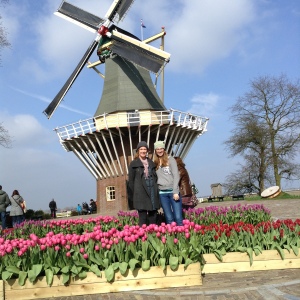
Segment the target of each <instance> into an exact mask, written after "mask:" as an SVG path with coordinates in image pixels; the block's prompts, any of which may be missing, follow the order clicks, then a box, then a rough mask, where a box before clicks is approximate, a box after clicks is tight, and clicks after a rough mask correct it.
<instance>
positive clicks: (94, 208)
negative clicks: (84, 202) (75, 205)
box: [90, 199, 97, 214]
mask: <svg viewBox="0 0 300 300" xmlns="http://www.w3.org/2000/svg"><path fill="white" fill-rule="evenodd" d="M90 212H91V214H92V213H96V212H97V204H96V201H94V200H93V199H91V200H90Z"/></svg>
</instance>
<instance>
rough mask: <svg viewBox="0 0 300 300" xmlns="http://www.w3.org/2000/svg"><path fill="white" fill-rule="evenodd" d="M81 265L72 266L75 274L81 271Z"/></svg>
mask: <svg viewBox="0 0 300 300" xmlns="http://www.w3.org/2000/svg"><path fill="white" fill-rule="evenodd" d="M81 269H82V268H81V267H77V266H72V268H71V272H72V273H73V274H74V275H78V274H79V273H80V271H81Z"/></svg>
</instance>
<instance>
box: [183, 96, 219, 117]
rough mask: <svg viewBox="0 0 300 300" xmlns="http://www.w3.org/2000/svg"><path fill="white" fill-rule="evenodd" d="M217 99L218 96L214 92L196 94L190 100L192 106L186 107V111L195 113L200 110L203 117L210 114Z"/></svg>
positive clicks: (216, 103)
mask: <svg viewBox="0 0 300 300" xmlns="http://www.w3.org/2000/svg"><path fill="white" fill-rule="evenodd" d="M219 100H220V96H218V95H216V94H214V93H209V94H201V95H200V94H196V95H194V96H193V98H192V99H191V100H190V102H191V103H192V107H191V108H190V109H188V111H189V112H191V113H195V114H199V112H201V114H202V115H203V117H205V116H211V115H212V114H213V112H214V111H215V110H216V107H217V105H218V102H219Z"/></svg>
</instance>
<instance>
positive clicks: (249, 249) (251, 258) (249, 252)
mask: <svg viewBox="0 0 300 300" xmlns="http://www.w3.org/2000/svg"><path fill="white" fill-rule="evenodd" d="M247 254H248V256H249V258H250V266H252V264H253V250H252V248H247Z"/></svg>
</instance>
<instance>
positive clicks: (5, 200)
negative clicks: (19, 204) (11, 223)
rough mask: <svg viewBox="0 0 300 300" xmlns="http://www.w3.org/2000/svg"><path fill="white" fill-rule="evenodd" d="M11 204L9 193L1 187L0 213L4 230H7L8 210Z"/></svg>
mask: <svg viewBox="0 0 300 300" xmlns="http://www.w3.org/2000/svg"><path fill="white" fill-rule="evenodd" d="M10 204H11V203H10V200H9V197H8V195H7V193H6V192H4V191H3V190H2V185H0V213H1V223H2V230H4V229H6V208H7V207H8V206H9V205H10Z"/></svg>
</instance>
